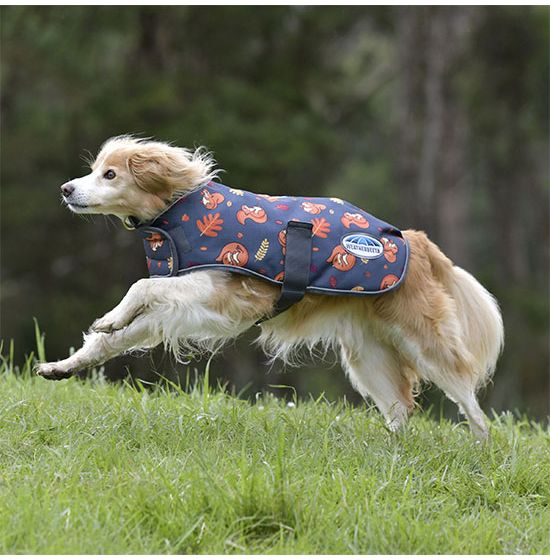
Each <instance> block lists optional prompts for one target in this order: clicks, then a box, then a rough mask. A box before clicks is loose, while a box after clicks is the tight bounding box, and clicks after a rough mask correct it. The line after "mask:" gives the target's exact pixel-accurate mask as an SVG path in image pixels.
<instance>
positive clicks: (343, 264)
mask: <svg viewBox="0 0 550 560" xmlns="http://www.w3.org/2000/svg"><path fill="white" fill-rule="evenodd" d="M356 261H357V259H356V258H355V257H354V256H353V255H350V254H349V253H348V252H347V251H346V250H345V249H344V247H342V245H336V247H334V249H333V250H332V253H331V254H330V257H329V258H328V259H327V262H328V263H331V264H332V266H333V267H334V268H336V269H337V270H342V271H343V272H346V271H348V270H351V269H352V268H353V267H354V266H355V262H356Z"/></svg>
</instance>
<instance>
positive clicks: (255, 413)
mask: <svg viewBox="0 0 550 560" xmlns="http://www.w3.org/2000/svg"><path fill="white" fill-rule="evenodd" d="M31 362H32V359H29V361H28V362H27V364H26V365H25V366H24V367H23V368H22V370H19V369H18V368H16V367H14V365H13V362H12V361H11V358H9V357H7V358H4V360H3V364H2V366H1V368H0V386H1V391H2V395H3V398H2V401H1V402H0V419H1V421H0V469H1V472H2V474H1V478H0V519H1V520H2V523H0V552H2V553H4V554H15V553H33V554H39V553H41V554H44V553H49V554H59V553H64V554H78V553H80V554H86V553H87V554H92V553H93V554H97V553H103V554H106V553H111V554H121V553H122V554H128V553H131V554H138V553H157V554H158V553H212V554H216V553H243V552H246V553H282V554H290V553H320V554H322V553H342V554H349V553H385V554H393V553H402V554H412V553H422V554H434V553H455V554H502V553H507V554H518V553H523V554H534V553H548V552H550V548H549V545H548V538H547V537H548V525H549V524H550V508H549V504H548V497H549V496H550V453H549V451H550V437H549V436H550V434H549V432H548V430H544V429H543V428H542V427H541V426H540V425H539V424H536V423H533V422H530V421H529V420H528V419H527V418H514V417H513V416H512V415H511V414H504V415H499V416H495V417H494V419H493V421H492V423H491V435H492V441H491V442H490V443H489V444H487V445H486V446H480V445H479V444H477V443H475V442H474V440H473V438H472V437H471V435H470V434H469V432H468V431H467V428H466V426H464V425H459V426H457V425H453V424H451V423H450V422H448V421H446V420H440V421H437V420H434V419H433V418H430V417H429V416H428V415H427V414H425V413H420V412H418V413H417V414H415V415H414V417H413V420H412V422H411V424H410V425H409V427H407V428H406V430H405V431H404V432H403V433H400V434H398V435H395V434H391V433H389V432H388V430H387V429H386V428H385V426H384V424H383V422H382V419H381V417H380V416H379V414H378V413H377V412H375V411H373V410H368V409H366V408H364V407H360V408H354V407H352V406H350V405H349V404H346V403H344V402H342V401H340V402H339V403H338V404H333V403H329V402H328V401H326V400H325V399H323V398H319V399H318V400H317V401H312V400H293V401H291V402H289V403H286V402H285V401H284V400H278V399H276V398H274V397H273V396H272V395H270V394H264V395H262V396H259V397H258V399H257V400H256V401H255V402H253V403H252V402H247V401H244V400H241V399H239V398H238V397H236V396H232V395H229V394H227V393H224V392H223V391H222V390H220V389H218V390H215V391H213V390H212V389H210V388H208V384H207V383H206V384H205V385H201V384H200V383H199V384H196V385H195V386H194V387H193V388H192V389H191V390H190V392H188V393H187V392H184V391H182V390H181V389H180V388H179V387H177V386H175V385H173V384H170V383H166V384H165V385H164V386H163V387H159V386H157V387H156V388H154V389H153V390H148V389H145V388H144V386H143V385H142V384H140V383H139V382H135V383H134V385H130V384H112V383H106V382H105V381H104V379H103V378H102V377H101V376H100V375H98V374H97V372H96V373H95V374H94V376H93V378H91V379H88V380H87V381H82V380H78V379H71V380H68V381H62V382H49V381H46V380H43V379H41V378H37V377H33V376H32V374H31V373H30V365H31Z"/></svg>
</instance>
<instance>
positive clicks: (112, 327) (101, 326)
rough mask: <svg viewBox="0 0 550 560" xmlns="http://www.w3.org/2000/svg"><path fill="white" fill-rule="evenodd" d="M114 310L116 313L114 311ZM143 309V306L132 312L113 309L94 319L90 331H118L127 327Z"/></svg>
mask: <svg viewBox="0 0 550 560" xmlns="http://www.w3.org/2000/svg"><path fill="white" fill-rule="evenodd" d="M114 311H116V313H115V312H114ZM142 311H143V307H138V308H137V309H135V310H134V312H133V313H128V312H120V311H119V310H118V309H117V310H113V311H111V312H109V313H107V314H106V315H104V316H103V317H100V318H99V319H96V320H95V321H94V322H93V323H92V326H91V327H90V331H91V332H98V333H107V334H109V333H112V332H115V331H120V330H121V329H124V328H125V327H127V326H128V325H129V324H130V323H131V322H132V321H133V320H134V319H136V318H137V317H138V316H139V315H140V314H141V313H142Z"/></svg>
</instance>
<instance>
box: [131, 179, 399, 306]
mask: <svg viewBox="0 0 550 560" xmlns="http://www.w3.org/2000/svg"><path fill="white" fill-rule="evenodd" d="M137 229H138V230H139V231H140V233H141V234H142V236H143V238H144V239H143V243H144V247H145V254H146V256H147V267H148V269H149V274H150V276H151V277H159V276H160V277H162V276H176V275H181V274H185V273H188V272H192V271H194V270H205V269H222V270H229V271H231V272H237V273H239V274H246V275H250V276H256V277H258V278H261V279H263V280H267V281H268V282H272V283H274V284H278V285H281V286H282V287H283V291H284V290H286V291H287V292H288V291H291V292H292V291H293V290H297V291H298V292H299V294H300V295H299V296H296V297H295V301H298V300H299V299H300V298H301V296H303V293H304V292H312V293H319V294H329V295H342V294H345V295H350V294H352V295H369V294H371V295H372V294H381V293H383V292H387V291H389V290H393V289H395V288H396V287H397V286H399V284H400V283H401V281H402V280H403V278H404V276H405V273H406V269H407V261H408V254H409V247H408V244H407V242H406V240H405V239H404V238H403V235H402V233H401V232H400V231H399V230H398V229H397V228H395V227H393V226H392V225H390V224H388V223H386V222H383V221H381V220H379V219H378V218H375V217H374V216H371V215H370V214H367V213H366V212H364V211H363V210H361V209H360V208H357V207H356V206H353V205H352V204H350V203H348V202H345V201H343V200H340V199H339V198H308V197H304V198H302V197H295V196H267V195H263V194H260V195H259V194H255V193H251V192H247V191H243V190H240V189H233V188H229V187H226V186H225V185H221V184H219V183H215V182H212V181H211V182H209V183H207V184H205V185H203V186H201V187H199V188H198V189H196V190H194V191H192V192H190V193H189V194H186V195H184V196H183V197H181V198H180V199H178V200H177V201H176V202H174V203H173V204H172V205H171V206H170V207H169V208H168V209H167V210H165V211H164V212H163V213H162V214H160V215H159V216H157V217H156V218H155V219H154V220H153V221H151V222H150V223H147V224H139V225H138V227H137ZM295 301H294V302H295ZM294 302H292V303H294ZM287 307H289V305H287Z"/></svg>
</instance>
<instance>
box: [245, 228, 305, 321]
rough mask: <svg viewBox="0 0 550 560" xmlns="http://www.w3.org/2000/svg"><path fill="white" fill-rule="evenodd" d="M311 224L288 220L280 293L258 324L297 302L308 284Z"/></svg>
mask: <svg viewBox="0 0 550 560" xmlns="http://www.w3.org/2000/svg"><path fill="white" fill-rule="evenodd" d="M312 229H313V224H311V223H307V222H296V221H290V222H288V224H287V227H286V254H285V270H284V273H285V274H284V279H283V285H282V287H281V294H280V296H279V299H278V300H277V302H276V303H275V306H274V308H273V312H272V313H271V315H270V316H269V317H266V318H262V319H260V320H259V321H257V322H256V325H259V324H260V323H262V322H263V321H265V320H267V319H271V318H273V317H275V316H276V315H279V314H280V313H282V312H283V311H286V310H287V309H288V308H289V307H291V306H292V305H294V304H295V303H298V302H299V301H300V300H301V299H302V298H303V297H304V295H305V293H306V288H307V287H308V285H309V272H310V268H311V249H312V234H311V232H312Z"/></svg>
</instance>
